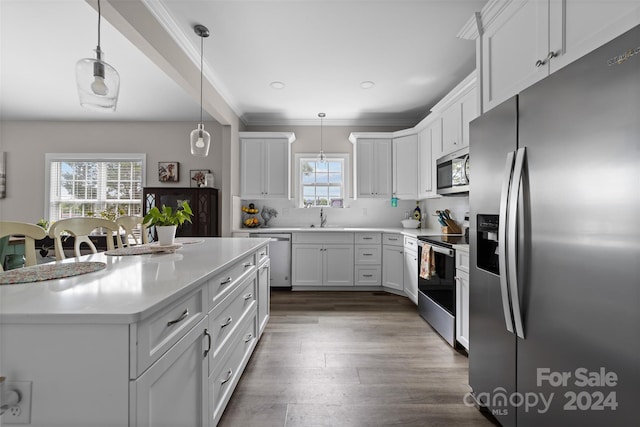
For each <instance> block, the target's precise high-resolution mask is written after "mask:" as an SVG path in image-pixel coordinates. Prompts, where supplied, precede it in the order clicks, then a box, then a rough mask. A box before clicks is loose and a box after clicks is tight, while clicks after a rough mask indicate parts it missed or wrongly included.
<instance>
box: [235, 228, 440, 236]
mask: <svg viewBox="0 0 640 427" xmlns="http://www.w3.org/2000/svg"><path fill="white" fill-rule="evenodd" d="M331 231H333V232H341V231H345V232H351V233H397V234H403V235H405V236H412V237H417V236H441V235H443V234H442V230H440V229H434V228H431V229H429V228H402V227H348V226H345V227H333V226H330V227H324V228H320V227H314V228H311V227H295V226H294V227H268V228H238V229H235V230H233V232H234V233H252V234H253V233H256V234H257V233H305V232H313V233H317V232H321V233H326V232H331Z"/></svg>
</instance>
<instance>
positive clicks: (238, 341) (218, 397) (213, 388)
mask: <svg viewBox="0 0 640 427" xmlns="http://www.w3.org/2000/svg"><path fill="white" fill-rule="evenodd" d="M254 308H255V307H254ZM257 328H258V320H257V317H256V311H255V309H254V310H252V311H251V312H250V316H249V317H248V318H247V319H245V321H243V322H242V323H241V324H240V326H239V328H238V333H237V334H235V337H234V340H233V342H231V343H230V344H231V345H229V348H228V349H227V351H226V352H225V354H224V355H223V356H222V358H221V359H220V361H219V362H218V363H216V365H215V366H214V369H213V373H212V374H211V375H210V376H209V388H208V393H209V406H208V407H209V420H210V425H211V426H215V425H216V424H217V423H218V421H220V418H221V417H222V413H223V411H224V408H225V407H226V405H227V403H228V402H229V399H230V398H231V394H232V393H233V390H234V389H235V387H236V385H237V384H238V381H240V376H241V375H242V372H243V371H244V368H245V367H246V366H247V363H248V362H249V358H250V357H251V353H252V352H253V349H254V348H255V346H256V342H257V339H258V330H257ZM171 425H183V424H171Z"/></svg>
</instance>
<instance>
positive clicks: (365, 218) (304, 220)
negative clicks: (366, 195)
mask: <svg viewBox="0 0 640 427" xmlns="http://www.w3.org/2000/svg"><path fill="white" fill-rule="evenodd" d="M249 203H253V204H254V205H255V206H256V208H258V209H259V210H260V212H262V209H263V208H264V207H269V208H273V209H275V210H276V211H278V216H277V217H275V218H272V219H271V220H270V221H269V227H274V228H276V227H309V226H310V225H312V224H313V225H314V226H316V227H318V226H319V225H320V207H312V208H299V207H297V205H296V204H295V202H294V201H293V200H281V199H271V200H242V202H241V204H242V205H244V206H247V205H248V204H249ZM345 206H346V207H344V208H330V207H326V206H325V207H324V214H325V215H326V217H327V226H329V227H331V226H343V227H402V224H401V223H400V221H402V220H403V219H404V218H405V212H408V213H409V215H411V214H412V213H413V209H414V208H415V207H416V202H415V201H413V200H398V207H395V208H394V207H391V200H390V199H358V200H345ZM420 209H422V207H421V208H420ZM236 211H237V212H236ZM241 214H242V212H241V211H240V209H235V208H234V216H235V215H240V216H241ZM423 215H424V214H423ZM258 218H259V219H260V223H262V222H263V220H262V217H261V216H260V214H258ZM233 222H234V224H238V223H239V222H240V221H239V220H238V221H233Z"/></svg>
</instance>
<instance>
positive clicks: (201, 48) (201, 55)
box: [200, 36, 204, 127]
mask: <svg viewBox="0 0 640 427" xmlns="http://www.w3.org/2000/svg"><path fill="white" fill-rule="evenodd" d="M203 51H204V37H203V36H200V124H201V125H202V126H203V127H204V123H202V57H203V56H204V54H203Z"/></svg>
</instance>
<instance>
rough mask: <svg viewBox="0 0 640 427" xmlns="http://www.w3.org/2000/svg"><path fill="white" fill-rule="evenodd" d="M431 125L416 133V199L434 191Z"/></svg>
mask: <svg viewBox="0 0 640 427" xmlns="http://www.w3.org/2000/svg"><path fill="white" fill-rule="evenodd" d="M431 136H432V127H428V128H425V129H422V130H421V131H420V133H419V134H418V154H419V156H418V157H419V167H418V172H419V175H420V176H419V178H418V198H417V200H420V199H423V198H425V197H429V196H432V195H433V194H434V193H435V189H434V188H433V183H434V182H435V181H434V180H433V171H434V167H433V166H434V165H433V162H432V161H431V159H432V158H433V157H432V146H431Z"/></svg>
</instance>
